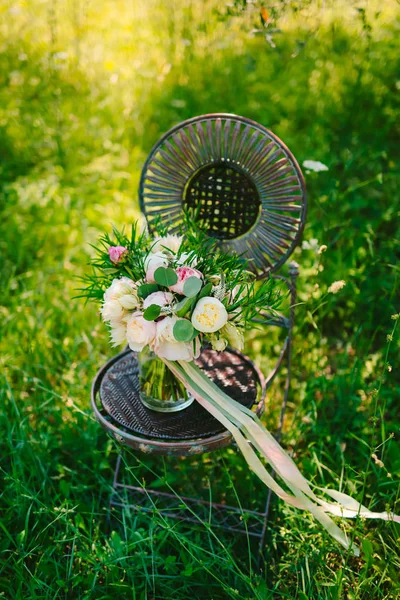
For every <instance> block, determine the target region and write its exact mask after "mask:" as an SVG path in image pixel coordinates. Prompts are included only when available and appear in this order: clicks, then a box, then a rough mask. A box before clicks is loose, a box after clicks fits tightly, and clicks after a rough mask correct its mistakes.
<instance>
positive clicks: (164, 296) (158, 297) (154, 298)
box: [143, 292, 174, 308]
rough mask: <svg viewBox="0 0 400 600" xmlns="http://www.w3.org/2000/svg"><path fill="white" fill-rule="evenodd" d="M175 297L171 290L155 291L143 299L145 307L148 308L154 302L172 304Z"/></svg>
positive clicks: (163, 304) (162, 304)
mask: <svg viewBox="0 0 400 600" xmlns="http://www.w3.org/2000/svg"><path fill="white" fill-rule="evenodd" d="M173 299H174V297H173V295H172V294H171V292H153V293H152V294H150V295H149V296H147V298H146V299H145V300H144V301H143V308H148V307H149V306H151V305H152V304H157V306H166V305H167V304H171V302H172V300H173Z"/></svg>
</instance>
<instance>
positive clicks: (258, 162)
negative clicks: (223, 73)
mask: <svg viewBox="0 0 400 600" xmlns="http://www.w3.org/2000/svg"><path fill="white" fill-rule="evenodd" d="M139 198H140V206H141V209H142V211H143V213H144V215H145V217H146V219H147V222H148V225H149V228H150V230H151V228H152V224H154V220H155V219H156V218H161V220H162V221H163V222H165V223H168V224H169V226H170V229H171V231H176V230H177V229H178V227H179V225H180V223H181V221H182V208H183V207H188V208H189V207H192V208H195V209H197V214H198V215H199V216H198V218H199V225H200V227H202V228H203V229H204V230H205V231H206V233H207V234H208V235H209V236H212V237H214V238H217V239H218V240H220V244H221V246H222V248H223V249H224V250H225V251H232V250H234V251H236V252H237V253H238V254H242V255H244V257H245V258H246V259H247V260H248V261H249V267H250V268H251V269H252V270H253V271H254V273H255V274H256V275H257V277H258V278H261V277H265V276H266V275H267V274H268V273H269V272H272V271H275V270H276V269H278V268H279V267H280V266H281V265H282V264H283V263H284V262H286V260H287V259H288V257H289V256H290V255H291V253H292V252H293V250H294V248H295V247H296V245H297V244H298V242H299V239H300V236H301V233H302V231H303V228H304V223H305V218H306V212H307V198H306V189H305V183H304V178H303V175H302V172H301V169H300V167H299V165H298V164H297V162H296V160H295V158H294V156H293V155H292V153H291V152H290V151H289V150H288V148H287V147H286V146H285V144H284V143H283V142H282V141H281V140H280V139H279V138H278V137H277V136H276V135H274V134H273V133H271V132H270V131H268V129H265V127H263V126H262V125H259V124H258V123H256V122H254V121H251V120H249V119H246V118H244V117H240V116H236V115H230V114H220V113H218V114H210V115H203V116H200V117H195V118H193V119H189V120H187V121H183V122H182V123H180V124H179V125H176V126H175V127H173V128H172V129H170V130H169V131H168V132H167V133H166V134H165V135H164V136H163V137H162V138H161V139H160V140H159V141H158V142H157V143H156V145H155V146H154V147H153V149H152V150H151V152H150V154H149V156H148V158H147V160H146V163H145V165H144V167H143V171H142V176H141V180H140V189H139Z"/></svg>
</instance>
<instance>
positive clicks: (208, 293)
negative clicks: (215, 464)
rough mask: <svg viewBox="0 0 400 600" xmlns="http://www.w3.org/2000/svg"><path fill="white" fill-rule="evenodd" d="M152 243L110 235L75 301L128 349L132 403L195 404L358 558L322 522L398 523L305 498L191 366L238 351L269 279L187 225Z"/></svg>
mask: <svg viewBox="0 0 400 600" xmlns="http://www.w3.org/2000/svg"><path fill="white" fill-rule="evenodd" d="M156 231H157V234H156V235H155V236H154V237H151V236H150V235H149V234H148V233H147V232H146V231H143V232H142V233H139V232H138V227H137V225H133V226H132V231H131V235H130V236H126V235H125V234H121V233H119V232H117V231H114V238H113V239H111V238H110V237H109V236H108V235H105V236H103V237H102V238H101V240H100V247H99V248H98V249H96V252H97V256H96V258H95V260H94V261H93V263H92V264H93V267H94V269H95V271H94V273H93V274H92V275H89V276H88V277H87V278H86V283H87V286H86V288H85V289H84V290H83V295H84V296H86V297H88V298H94V299H98V300H99V301H100V302H101V303H102V305H101V315H102V318H103V320H104V321H105V322H106V323H107V324H108V326H109V328H110V334H111V341H112V344H113V345H114V346H117V345H120V344H126V343H127V344H128V345H129V347H130V348H131V349H132V350H133V351H135V352H138V353H139V357H140V356H141V355H143V353H144V354H146V353H147V359H146V360H144V361H143V365H142V366H143V368H142V370H141V400H142V402H143V403H144V404H145V405H146V406H148V407H149V408H152V409H155V410H168V408H165V407H170V406H171V405H172V408H170V410H175V409H176V407H179V408H185V407H186V406H187V405H188V402H189V401H190V402H191V401H193V399H196V400H197V402H199V403H200V404H201V405H202V406H203V407H204V408H205V409H206V410H208V411H209V412H210V413H211V414H212V415H213V416H214V417H215V418H216V419H218V420H219V421H220V423H221V424H222V425H224V427H225V428H226V429H227V430H229V431H230V432H231V434H232V436H233V438H234V439H235V441H236V443H237V445H238V447H239V449H240V450H241V452H242V453H243V456H244V457H245V459H246V461H247V463H248V464H249V466H250V468H251V469H252V470H253V471H254V472H255V473H256V474H257V475H258V477H259V478H260V479H261V480H262V481H263V482H264V483H265V485H266V486H267V487H269V488H270V489H271V490H272V491H274V492H275V493H276V494H277V495H278V496H279V497H280V498H282V499H283V500H285V501H286V502H287V503H288V504H290V505H292V506H294V507H296V508H299V509H303V510H308V511H310V512H311V513H312V514H313V515H314V517H315V518H316V519H317V520H318V521H319V522H320V523H321V524H322V525H323V526H324V527H325V528H326V529H327V530H328V531H329V533H330V534H331V535H332V536H333V537H334V538H335V539H336V540H338V541H339V542H340V543H341V544H342V545H343V546H344V547H346V548H350V547H351V548H352V550H353V552H354V554H356V555H358V554H359V549H358V548H357V547H356V546H355V545H354V544H353V543H352V542H350V541H349V540H348V539H347V537H346V535H345V533H344V532H343V531H342V530H341V529H340V528H339V527H338V526H337V525H336V523H335V522H334V521H333V520H332V519H331V518H330V517H329V516H328V513H330V514H333V515H336V516H340V517H346V518H354V517H357V516H362V517H365V518H380V519H385V520H389V519H392V520H395V521H397V522H399V521H400V518H399V517H397V516H396V515H393V514H391V513H388V512H383V513H375V512H371V511H370V510H368V509H367V508H366V507H364V506H362V505H361V504H359V503H358V502H357V501H355V500H354V499H353V498H351V497H349V496H347V495H346V494H343V493H341V492H338V491H335V490H332V489H325V488H323V489H321V490H320V491H323V492H324V493H325V494H327V495H328V496H330V497H331V498H333V499H334V500H335V503H334V504H333V503H330V502H327V501H326V500H324V499H322V498H320V497H319V496H317V495H316V494H315V492H314V491H313V490H312V489H311V484H310V483H309V482H308V481H307V480H306V479H305V478H304V477H303V475H302V474H301V473H300V471H299V470H298V468H297V466H296V465H295V463H294V462H293V460H292V459H291V458H290V457H289V455H288V454H287V453H286V452H285V451H284V450H283V448H282V447H281V446H280V444H279V443H278V442H277V441H276V440H275V438H274V437H273V436H272V435H271V434H270V433H269V432H268V431H267V429H266V428H265V427H264V426H263V424H262V423H261V421H260V420H259V419H258V417H257V416H256V414H255V413H254V412H252V411H251V410H249V409H248V408H246V407H244V406H242V405H241V404H240V403H238V402H236V401H235V400H233V399H232V398H230V397H229V396H227V395H226V394H225V393H224V392H222V391H221V390H220V389H219V388H218V387H217V386H216V385H215V384H214V383H213V382H212V381H211V380H210V379H209V378H208V376H207V375H206V374H205V373H203V372H202V371H201V369H200V368H199V367H198V366H197V365H196V364H195V359H196V358H197V357H198V356H199V353H200V350H201V347H202V346H203V345H204V344H205V343H208V344H210V345H211V347H212V348H213V349H214V350H216V351H223V350H224V349H225V348H226V346H227V345H228V344H229V345H230V346H233V347H236V348H237V349H239V350H240V349H241V348H242V347H243V339H244V337H243V334H244V331H245V330H246V329H247V328H250V327H253V326H254V319H255V318H256V317H257V315H259V312H260V311H263V312H265V311H272V312H273V311H274V310H275V309H276V307H277V306H278V305H279V302H280V294H279V292H278V291H277V290H276V288H275V287H274V283H273V280H272V279H267V280H264V281H263V282H262V283H260V282H257V281H255V277H254V274H252V273H251V271H250V270H249V269H248V266H247V264H246V262H245V261H244V260H243V259H242V258H241V257H240V256H236V255H232V254H226V253H224V252H221V251H220V250H219V249H218V246H217V244H216V240H212V239H211V238H209V237H207V236H206V235H204V234H202V233H201V232H200V231H198V230H196V229H194V228H193V225H191V221H190V216H188V215H186V221H185V230H184V233H183V234H182V235H169V234H168V232H167V230H166V229H165V228H164V227H162V226H161V225H159V227H157V228H156ZM257 453H258V454H259V455H260V456H261V457H263V458H264V459H265V460H266V461H267V462H268V463H269V464H270V466H271V467H272V468H273V470H274V471H275V473H276V474H277V475H278V476H279V477H280V478H281V480H282V482H283V484H284V486H285V488H283V487H282V486H281V485H280V484H278V482H277V481H275V479H274V478H273V477H272V476H271V475H270V473H269V472H268V471H267V470H266V468H265V466H264V465H263V463H262V462H261V460H260V458H259V456H258V454H257Z"/></svg>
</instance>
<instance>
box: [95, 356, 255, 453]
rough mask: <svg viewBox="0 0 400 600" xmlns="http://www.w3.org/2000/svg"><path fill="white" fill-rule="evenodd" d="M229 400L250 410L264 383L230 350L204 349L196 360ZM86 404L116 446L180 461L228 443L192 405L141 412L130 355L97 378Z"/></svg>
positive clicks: (247, 362) (219, 428)
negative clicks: (164, 455) (90, 402)
mask: <svg viewBox="0 0 400 600" xmlns="http://www.w3.org/2000/svg"><path fill="white" fill-rule="evenodd" d="M196 362H197V364H198V366H199V367H200V368H201V369H202V370H203V371H204V372H206V373H207V375H208V376H209V377H210V379H211V380H212V381H214V383H215V384H216V385H217V386H218V387H219V388H220V389H222V390H223V391H224V392H225V393H226V394H228V395H229V396H230V397H231V398H234V399H235V400H236V401H237V402H240V403H241V404H243V405H244V406H246V407H248V408H251V407H252V406H253V405H254V404H255V403H257V402H258V403H259V407H260V408H261V406H262V404H263V400H264V394H265V389H264V388H265V386H264V378H263V376H262V374H261V373H260V372H259V370H258V369H257V368H256V367H255V366H254V364H253V363H252V361H250V359H249V358H247V357H246V356H244V355H243V354H241V353H240V352H237V351H235V350H233V349H231V348H227V349H226V350H225V351H224V352H216V351H214V350H211V349H204V350H203V351H202V353H201V355H200V357H199V359H198V360H197V361H196ZM92 405H93V408H94V411H95V415H96V418H97V420H98V421H99V422H100V424H101V425H102V426H103V427H104V429H106V431H107V432H108V433H109V434H110V435H111V436H112V437H114V438H115V439H116V440H117V441H118V442H120V443H125V444H127V445H129V446H131V447H133V448H136V449H139V450H141V451H143V452H148V453H157V454H174V455H179V456H185V455H190V454H197V453H202V452H206V451H210V450H214V449H216V448H221V447H224V446H227V445H229V444H230V443H231V441H232V440H231V434H230V433H229V432H228V431H226V430H225V429H224V427H223V426H222V425H221V424H220V423H219V421H217V420H216V419H215V418H214V417H213V416H212V415H210V414H209V413H208V412H207V411H206V410H205V409H204V408H202V407H201V406H200V404H199V403H198V402H196V401H195V402H193V404H192V405H191V406H189V407H188V408H185V409H183V410H182V411H179V412H175V413H159V412H156V411H153V410H150V409H148V408H146V407H145V406H144V405H143V404H142V402H141V400H140V395H139V377H138V361H137V355H136V353H134V352H132V351H131V350H125V351H124V352H122V353H121V354H119V355H118V356H116V357H114V358H112V359H111V360H110V361H109V362H108V363H106V364H105V365H104V367H103V368H102V369H101V370H100V371H99V372H98V373H97V375H96V377H95V379H94V381H93V386H92Z"/></svg>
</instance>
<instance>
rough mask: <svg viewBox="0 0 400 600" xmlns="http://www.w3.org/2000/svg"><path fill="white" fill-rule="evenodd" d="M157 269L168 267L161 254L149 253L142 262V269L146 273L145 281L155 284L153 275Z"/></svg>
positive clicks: (165, 259) (164, 257)
mask: <svg viewBox="0 0 400 600" xmlns="http://www.w3.org/2000/svg"><path fill="white" fill-rule="evenodd" d="M159 267H168V260H167V258H166V256H164V254H162V253H161V252H156V253H154V254H153V253H150V254H149V255H148V256H147V257H146V258H145V261H144V269H145V271H146V281H147V282H148V283H155V279H154V273H155V272H156V271H157V269H158V268H159Z"/></svg>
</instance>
